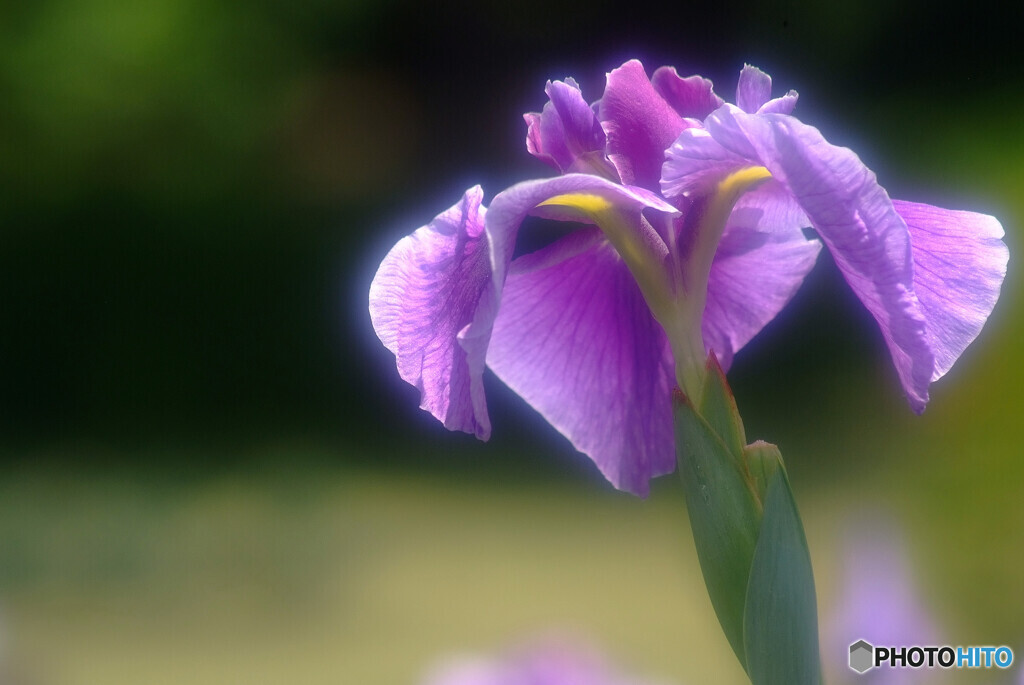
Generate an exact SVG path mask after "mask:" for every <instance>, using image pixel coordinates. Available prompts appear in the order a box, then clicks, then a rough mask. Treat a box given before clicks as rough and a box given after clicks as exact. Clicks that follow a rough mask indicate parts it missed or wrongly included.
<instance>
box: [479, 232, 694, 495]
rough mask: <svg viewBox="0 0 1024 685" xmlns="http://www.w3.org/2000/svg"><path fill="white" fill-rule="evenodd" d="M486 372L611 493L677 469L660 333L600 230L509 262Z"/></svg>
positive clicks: (639, 489) (642, 489) (641, 489)
mask: <svg viewBox="0 0 1024 685" xmlns="http://www.w3.org/2000/svg"><path fill="white" fill-rule="evenodd" d="M487 364H488V366H490V367H491V368H492V369H493V370H494V372H495V373H496V374H497V375H498V377H499V378H500V379H501V380H503V381H504V382H505V383H506V384H507V385H508V386H509V387H511V388H512V389H513V390H515V391H516V392H517V393H518V394H519V395H521V396H522V397H523V398H524V399H525V400H526V401H527V402H529V403H530V404H531V405H532V406H533V407H534V408H535V409H536V410H537V411H539V412H540V413H541V415H543V416H544V418H545V419H547V420H548V422H550V423H551V425H552V426H554V427H555V428H556V429H557V430H558V431H559V432H560V433H562V434H563V435H564V436H565V437H567V438H568V439H569V440H570V441H571V442H572V444H573V446H574V447H576V449H578V450H580V451H581V452H584V453H586V454H587V455H588V456H589V457H590V458H591V459H592V460H593V461H594V463H595V464H597V466H598V468H599V469H600V470H601V472H602V473H603V474H604V475H605V477H607V478H608V480H609V481H611V483H612V484H613V485H614V486H615V487H617V488H619V489H621V490H627V491H629V492H632V493H635V494H638V495H641V496H646V494H647V492H648V488H649V486H648V481H649V480H650V479H651V478H652V477H654V476H658V475H661V474H665V473H669V472H671V471H672V470H673V469H674V468H675V456H674V449H673V445H674V438H673V433H672V410H671V402H670V393H671V389H672V387H673V384H674V380H673V379H674V372H673V364H672V359H671V353H670V352H669V351H668V344H667V341H666V338H665V334H664V332H663V331H662V329H661V326H660V325H659V324H658V323H657V322H656V321H655V320H654V318H653V316H652V315H651V313H650V311H649V309H648V307H647V304H646V303H645V301H644V298H643V296H642V294H641V293H640V289H639V287H638V286H637V284H636V282H635V281H634V279H633V277H632V276H631V275H630V273H629V271H628V269H627V268H626V266H625V264H624V263H623V261H622V259H621V258H620V257H619V255H618V254H617V253H616V252H615V250H614V249H613V248H612V247H611V245H610V244H609V243H608V241H607V240H606V239H605V238H604V236H603V234H602V233H601V232H600V230H599V229H597V228H591V229H587V230H584V231H578V232H575V233H573V234H570V235H569V236H567V237H566V238H563V239H562V240H560V241H558V242H557V243H555V244H553V245H551V246H549V247H548V248H545V249H544V250H541V251H539V252H536V253H533V254H531V255H527V256H525V257H521V258H519V259H517V260H516V261H515V262H513V264H512V269H511V271H510V273H509V277H508V280H507V281H506V283H505V290H504V293H503V297H502V304H501V311H500V313H499V314H498V318H497V320H496V322H495V325H494V333H493V335H492V339H491V346H490V349H489V350H488V353H487Z"/></svg>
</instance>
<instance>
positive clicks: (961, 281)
mask: <svg viewBox="0 0 1024 685" xmlns="http://www.w3.org/2000/svg"><path fill="white" fill-rule="evenodd" d="M892 204H893V207H895V208H896V212H897V213H898V214H899V215H900V216H901V217H903V220H904V221H905V222H906V223H907V228H908V229H910V246H911V253H912V255H913V258H914V291H915V292H916V293H917V299H918V301H919V302H920V303H921V309H922V310H924V314H925V318H926V319H927V320H928V329H927V333H928V341H929V344H930V346H931V349H932V351H933V352H934V354H935V370H934V371H933V373H932V380H933V381H935V380H938V379H939V378H940V377H942V376H943V375H944V374H945V373H946V372H947V371H949V369H950V367H951V366H953V363H954V362H955V361H956V360H957V358H958V357H959V356H960V355H961V354H962V353H963V351H964V349H966V347H967V346H968V345H970V344H971V341H973V340H974V339H975V338H976V337H977V336H978V333H979V332H981V328H982V326H984V325H985V321H986V320H987V319H988V317H989V314H991V313H992V308H993V307H995V304H996V300H998V299H999V290H1000V288H1001V287H1002V284H1003V278H1004V277H1005V276H1006V263H1007V260H1008V259H1009V256H1010V253H1009V250H1007V248H1006V245H1005V244H1004V243H1003V241H1002V238H1003V227H1002V226H1001V225H1000V223H999V221H998V220H997V219H996V218H995V217H992V216H988V215H985V214H976V213H974V212H964V211H956V210H950V209H941V208H939V207H933V206H931V205H924V204H917V203H915V202H904V201H901V200H893V201H892Z"/></svg>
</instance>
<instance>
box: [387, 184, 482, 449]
mask: <svg viewBox="0 0 1024 685" xmlns="http://www.w3.org/2000/svg"><path fill="white" fill-rule="evenodd" d="M482 200H483V191H482V190H481V188H480V186H474V187H473V188H470V189H469V190H467V191H466V193H465V195H464V196H463V198H462V200H461V201H460V202H459V203H458V204H456V205H455V206H453V207H452V208H451V209H449V210H447V211H445V212H443V213H441V214H439V215H438V216H437V218H435V219H434V220H433V221H432V222H430V223H429V224H428V225H426V226H424V227H422V228H419V229H417V230H416V231H415V232H414V233H413V234H412V235H410V236H407V237H405V238H403V239H402V240H400V241H399V242H398V244H397V245H395V246H394V247H393V248H392V249H391V251H390V252H389V253H388V254H387V256H386V257H385V258H384V261H383V262H381V265H380V268H379V269H378V270H377V274H376V275H375V276H374V277H373V282H372V283H371V284H370V320H371V321H372V322H373V328H374V330H375V331H376V332H377V336H378V337H379V338H380V340H381V342H382V343H384V346H385V347H387V348H388V349H389V350H391V352H393V353H394V355H395V360H396V363H397V365H398V372H399V374H400V375H401V377H402V379H403V380H405V381H407V382H408V383H411V384H412V385H414V386H416V387H417V388H418V389H419V390H420V393H421V404H420V407H421V408H422V409H425V410H427V411H429V412H430V413H431V414H433V415H434V416H435V417H436V418H437V419H438V420H439V421H441V422H442V423H443V424H444V426H445V428H448V429H449V430H460V431H465V432H467V433H473V434H474V435H476V436H477V437H478V438H481V439H483V440H486V439H487V438H488V437H489V436H490V432H491V423H490V420H489V418H488V416H487V406H486V403H485V401H484V389H483V370H484V352H485V351H486V348H487V340H486V338H485V337H477V338H465V337H464V335H463V334H464V333H465V331H466V329H467V328H468V327H469V326H470V324H471V322H472V321H473V320H474V318H475V317H477V316H478V315H480V314H481V312H480V311H479V309H480V306H481V300H482V299H483V298H484V294H485V293H486V292H487V291H488V290H489V289H490V288H491V287H492V274H491V263H490V255H489V251H488V249H487V239H486V236H485V234H484V216H485V211H486V210H485V208H484V207H483V205H482V204H481V202H482ZM493 305H494V303H492V305H491V306H492V307H493ZM485 306H486V303H485ZM493 316H494V314H493V312H492V313H491V314H490V317H491V319H493Z"/></svg>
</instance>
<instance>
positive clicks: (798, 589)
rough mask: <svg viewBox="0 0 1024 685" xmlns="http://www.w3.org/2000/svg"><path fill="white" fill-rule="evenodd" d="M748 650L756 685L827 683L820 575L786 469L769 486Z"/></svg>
mask: <svg viewBox="0 0 1024 685" xmlns="http://www.w3.org/2000/svg"><path fill="white" fill-rule="evenodd" d="M746 595H747V606H746V613H745V616H744V626H743V628H744V630H743V636H744V646H745V650H746V655H747V662H746V663H747V673H748V675H749V676H750V680H751V682H752V683H753V684H754V685H789V684H791V683H800V684H801V685H816V684H817V683H820V682H821V666H820V661H819V656H818V611H817V600H816V598H815V593H814V574H813V573H812V571H811V557H810V553H809V552H808V550H807V539H806V538H805V537H804V529H803V525H802V524H801V522H800V515H799V513H798V512H797V508H796V501H795V500H794V499H793V491H792V489H791V488H790V485H789V477H788V476H787V475H786V471H785V469H784V468H779V469H778V470H777V471H776V472H775V474H774V475H773V476H772V477H771V481H770V482H769V483H768V490H767V492H766V493H765V498H764V517H763V518H762V521H761V533H760V537H759V538H758V541H757V548H756V549H755V550H754V560H753V564H752V565H751V568H750V584H749V586H748V587H747V593H746Z"/></svg>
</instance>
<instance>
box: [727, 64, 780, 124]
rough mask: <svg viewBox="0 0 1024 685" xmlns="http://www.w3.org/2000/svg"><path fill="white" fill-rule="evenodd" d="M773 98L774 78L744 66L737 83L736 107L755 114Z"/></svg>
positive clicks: (754, 68)
mask: <svg viewBox="0 0 1024 685" xmlns="http://www.w3.org/2000/svg"><path fill="white" fill-rule="evenodd" d="M771 97H772V77H771V76H769V75H768V74H766V73H764V72H763V71H761V70H760V69H758V68H757V67H752V66H750V65H749V64H745V65H743V69H742V70H741V71H740V78H739V81H737V82H736V106H737V107H739V108H740V109H742V110H743V111H744V112H747V113H748V114H753V113H755V112H756V111H757V110H759V109H760V108H761V105H763V104H764V103H766V102H768V100H770V99H771Z"/></svg>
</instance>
